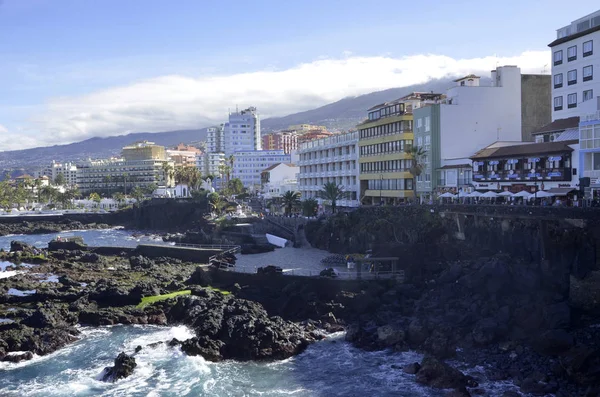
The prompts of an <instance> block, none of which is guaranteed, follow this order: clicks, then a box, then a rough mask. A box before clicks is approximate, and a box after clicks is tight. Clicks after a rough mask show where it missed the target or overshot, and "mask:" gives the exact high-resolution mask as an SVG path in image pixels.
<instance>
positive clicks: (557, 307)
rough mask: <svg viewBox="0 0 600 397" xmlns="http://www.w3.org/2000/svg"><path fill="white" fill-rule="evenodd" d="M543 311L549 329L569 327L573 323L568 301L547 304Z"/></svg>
mask: <svg viewBox="0 0 600 397" xmlns="http://www.w3.org/2000/svg"><path fill="white" fill-rule="evenodd" d="M543 313H544V323H545V325H546V328H547V329H557V328H568V327H569V326H570V325H571V308H570V307H569V304H568V303H567V302H560V303H555V304H553V305H548V306H545V307H544V310H543Z"/></svg>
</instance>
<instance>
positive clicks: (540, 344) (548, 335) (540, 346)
mask: <svg viewBox="0 0 600 397" xmlns="http://www.w3.org/2000/svg"><path fill="white" fill-rule="evenodd" d="M574 343H575V341H574V339H573V336H572V335H571V334H569V333H568V332H567V331H565V330H564V329H551V330H548V331H545V332H543V333H542V334H541V335H539V336H538V337H535V338H534V339H533V341H532V344H533V348H534V349H535V350H536V351H537V352H538V353H540V354H544V355H556V354H560V353H563V352H565V351H567V350H569V349H570V348H571V347H573V345H574Z"/></svg>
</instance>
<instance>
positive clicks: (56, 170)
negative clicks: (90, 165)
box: [34, 160, 77, 186]
mask: <svg viewBox="0 0 600 397" xmlns="http://www.w3.org/2000/svg"><path fill="white" fill-rule="evenodd" d="M58 174H62V175H63V177H64V178H65V183H66V184H67V185H68V186H75V185H76V184H77V166H76V165H75V164H74V163H58V162H56V161H54V160H53V161H52V164H50V165H49V166H47V167H44V168H42V169H41V170H38V171H35V172H34V177H36V178H40V177H42V176H47V177H48V178H49V179H50V181H51V182H54V180H55V179H56V177H57V176H58Z"/></svg>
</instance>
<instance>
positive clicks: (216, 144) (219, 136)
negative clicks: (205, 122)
mask: <svg viewBox="0 0 600 397" xmlns="http://www.w3.org/2000/svg"><path fill="white" fill-rule="evenodd" d="M206 150H208V151H209V152H211V153H223V152H225V148H224V142H223V124H221V125H220V126H216V127H210V128H208V129H207V131H206Z"/></svg>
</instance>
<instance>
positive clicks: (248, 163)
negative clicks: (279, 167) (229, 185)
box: [233, 150, 291, 192]
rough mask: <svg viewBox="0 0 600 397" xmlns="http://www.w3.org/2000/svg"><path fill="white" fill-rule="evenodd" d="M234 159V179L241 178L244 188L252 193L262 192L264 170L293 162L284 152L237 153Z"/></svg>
mask: <svg viewBox="0 0 600 397" xmlns="http://www.w3.org/2000/svg"><path fill="white" fill-rule="evenodd" d="M233 157H234V161H233V178H239V179H240V180H241V181H242V183H243V184H244V187H246V188H248V189H250V190H251V191H252V192H260V189H261V179H260V177H261V172H262V171H263V170H265V169H266V168H269V167H270V166H272V165H275V164H279V163H286V164H288V163H290V162H291V156H290V155H289V154H285V153H284V152H283V150H249V151H243V152H235V153H234V155H233Z"/></svg>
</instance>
